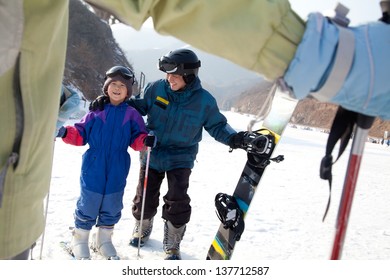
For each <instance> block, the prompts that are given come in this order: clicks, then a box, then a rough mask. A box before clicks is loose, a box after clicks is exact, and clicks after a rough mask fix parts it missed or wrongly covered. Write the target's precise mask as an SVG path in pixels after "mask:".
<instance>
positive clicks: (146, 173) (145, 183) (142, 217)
mask: <svg viewBox="0 0 390 280" xmlns="http://www.w3.org/2000/svg"><path fill="white" fill-rule="evenodd" d="M150 150H151V147H148V148H147V156H146V165H145V178H144V189H143V194H142V206H141V218H140V223H139V234H138V236H139V237H138V238H139V239H138V254H137V256H138V258H140V257H141V256H140V254H139V252H140V249H141V238H142V222H143V219H144V211H145V197H146V187H147V185H148V171H149V160H150Z"/></svg>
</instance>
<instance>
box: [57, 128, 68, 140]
mask: <svg viewBox="0 0 390 280" xmlns="http://www.w3.org/2000/svg"><path fill="white" fill-rule="evenodd" d="M67 133H68V130H67V129H66V127H65V126H61V127H60V129H59V130H58V132H57V135H56V137H60V138H64V137H66V134H67Z"/></svg>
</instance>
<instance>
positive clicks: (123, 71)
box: [106, 66, 134, 80]
mask: <svg viewBox="0 0 390 280" xmlns="http://www.w3.org/2000/svg"><path fill="white" fill-rule="evenodd" d="M117 75H121V76H122V78H124V79H126V80H131V79H134V74H133V72H131V71H130V70H129V69H128V68H126V67H123V66H114V67H112V68H111V69H109V70H108V71H107V72H106V76H107V77H115V76H117Z"/></svg>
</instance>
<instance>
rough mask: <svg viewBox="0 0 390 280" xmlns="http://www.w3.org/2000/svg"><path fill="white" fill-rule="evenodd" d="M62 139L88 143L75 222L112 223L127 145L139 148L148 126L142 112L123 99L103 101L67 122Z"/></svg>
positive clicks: (123, 183) (126, 170)
mask: <svg viewBox="0 0 390 280" xmlns="http://www.w3.org/2000/svg"><path fill="white" fill-rule="evenodd" d="M66 128H67V134H66V137H64V138H63V140H64V142H65V143H68V144H72V145H76V146H81V145H86V144H89V149H88V150H87V151H86V152H85V153H84V154H83V156H82V166H81V174H80V186H81V193H80V197H79V199H78V201H77V207H76V210H75V215H74V216H75V226H76V227H77V228H81V229H86V230H90V229H91V228H92V227H93V226H94V225H96V226H112V225H115V224H116V223H117V222H118V221H119V219H120V217H121V211H122V209H123V202H122V199H123V194H124V189H125V186H126V178H127V176H128V173H129V170H130V163H131V159H130V154H129V153H128V152H127V149H128V147H129V146H131V147H132V148H133V149H134V150H136V151H140V150H142V149H143V147H144V144H143V142H144V139H145V137H146V135H147V130H146V127H145V123H144V121H143V119H142V116H141V115H140V114H139V113H138V112H137V110H135V109H134V108H132V107H130V106H128V105H127V104H126V103H125V102H124V103H122V104H119V105H118V106H113V105H112V104H106V105H105V107H104V110H103V111H95V112H89V113H88V114H86V115H85V116H84V117H83V119H82V120H81V121H80V122H78V123H76V124H75V125H74V126H67V127H66Z"/></svg>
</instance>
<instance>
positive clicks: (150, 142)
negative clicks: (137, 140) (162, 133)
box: [144, 131, 157, 149]
mask: <svg viewBox="0 0 390 280" xmlns="http://www.w3.org/2000/svg"><path fill="white" fill-rule="evenodd" d="M144 144H145V146H146V147H150V148H152V149H153V148H154V147H156V144H157V137H156V136H155V135H154V134H153V131H151V132H150V133H149V134H148V136H146V137H145V140H144Z"/></svg>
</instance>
